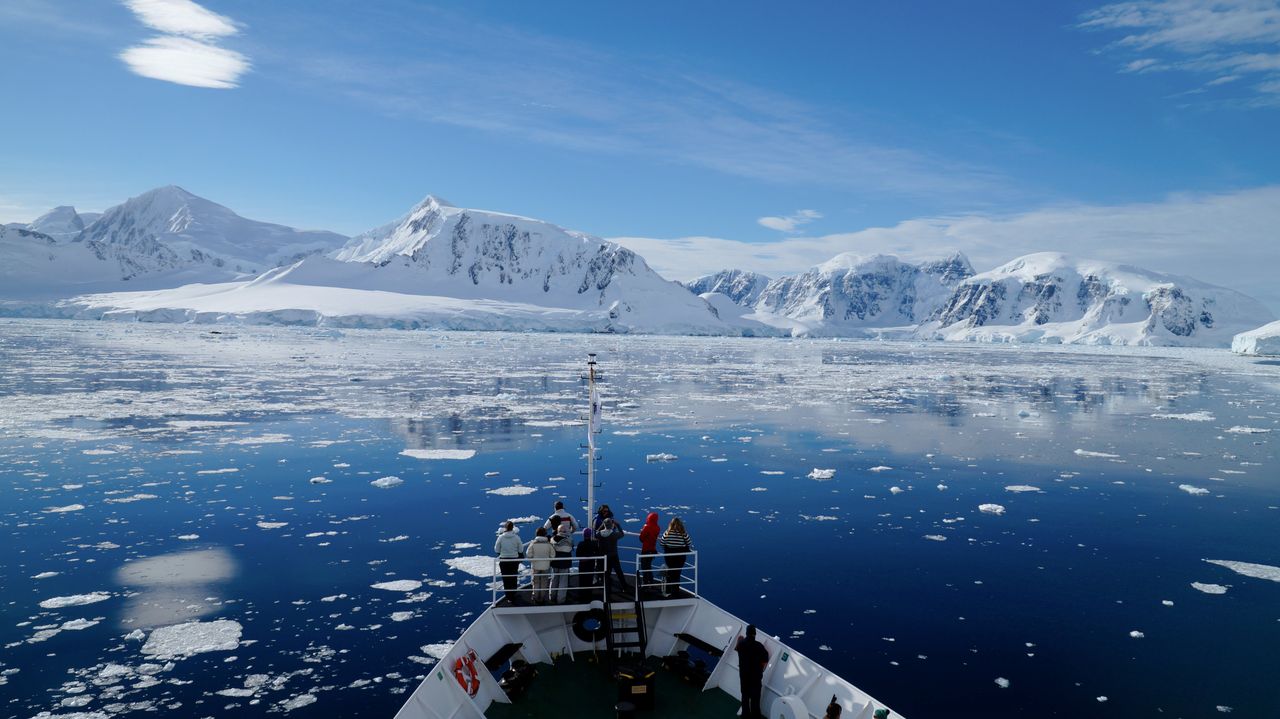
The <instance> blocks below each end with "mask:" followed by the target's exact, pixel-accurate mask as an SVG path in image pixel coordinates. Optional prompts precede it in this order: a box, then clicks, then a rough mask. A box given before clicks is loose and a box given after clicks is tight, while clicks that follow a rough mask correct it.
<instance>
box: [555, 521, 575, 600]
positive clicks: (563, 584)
mask: <svg viewBox="0 0 1280 719" xmlns="http://www.w3.org/2000/svg"><path fill="white" fill-rule="evenodd" d="M557 526H558V527H559V529H557V530H556V536H554V537H552V538H551V546H553V547H555V549H556V557H555V559H552V560H551V594H550V598H551V602H552V603H554V604H564V600H565V599H566V598H567V597H568V596H569V569H571V568H572V567H573V535H572V534H571V533H570V532H569V527H570V525H569V523H568V522H558V523H557Z"/></svg>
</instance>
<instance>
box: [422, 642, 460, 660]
mask: <svg viewBox="0 0 1280 719" xmlns="http://www.w3.org/2000/svg"><path fill="white" fill-rule="evenodd" d="M452 649H453V642H441V643H439V644H424V645H422V646H421V647H419V650H420V651H421V652H422V653H423V654H426V655H427V656H429V657H431V658H432V659H444V658H445V657H446V656H448V654H449V652H450V651H451V650H452Z"/></svg>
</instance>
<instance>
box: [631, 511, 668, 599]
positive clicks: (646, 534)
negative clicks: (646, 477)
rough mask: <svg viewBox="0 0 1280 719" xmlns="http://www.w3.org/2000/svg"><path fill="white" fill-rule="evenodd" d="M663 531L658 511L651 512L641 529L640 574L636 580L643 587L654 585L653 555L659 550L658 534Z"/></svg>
mask: <svg viewBox="0 0 1280 719" xmlns="http://www.w3.org/2000/svg"><path fill="white" fill-rule="evenodd" d="M661 533H662V530H661V529H660V528H659V527H658V513H657V512H649V516H648V517H647V518H645V520H644V527H643V528H641V530H640V576H639V577H637V578H636V581H638V582H640V588H641V589H648V588H650V587H652V586H654V581H653V555H654V554H656V553H657V552H658V535H659V534H661Z"/></svg>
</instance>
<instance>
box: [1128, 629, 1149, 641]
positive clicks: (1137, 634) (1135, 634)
mask: <svg viewBox="0 0 1280 719" xmlns="http://www.w3.org/2000/svg"><path fill="white" fill-rule="evenodd" d="M1129 636H1131V637H1133V638H1134V639H1141V638H1143V637H1145V636H1147V635H1146V634H1143V633H1142V632H1140V631H1138V630H1137V629H1135V630H1133V631H1131V632H1129Z"/></svg>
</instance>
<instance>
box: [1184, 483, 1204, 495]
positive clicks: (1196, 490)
mask: <svg viewBox="0 0 1280 719" xmlns="http://www.w3.org/2000/svg"><path fill="white" fill-rule="evenodd" d="M1178 489H1181V490H1182V491H1184V492H1186V493H1187V494H1194V495H1197V496H1199V495H1202V494H1208V493H1209V490H1207V489H1205V488H1204V487H1196V486H1195V485H1191V484H1179V485H1178Z"/></svg>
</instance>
